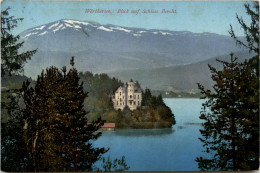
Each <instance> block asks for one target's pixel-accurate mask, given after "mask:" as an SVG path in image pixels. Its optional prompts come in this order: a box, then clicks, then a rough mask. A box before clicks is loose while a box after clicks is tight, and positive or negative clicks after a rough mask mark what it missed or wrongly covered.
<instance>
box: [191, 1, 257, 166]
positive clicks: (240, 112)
mask: <svg viewBox="0 0 260 173" xmlns="http://www.w3.org/2000/svg"><path fill="white" fill-rule="evenodd" d="M253 4H254V6H253V8H254V10H252V9H251V6H250V4H248V3H246V4H245V8H246V11H247V14H248V15H250V16H251V20H252V22H251V25H250V26H247V25H246V24H245V22H244V21H243V19H242V18H239V17H238V15H237V19H238V22H239V23H240V24H241V26H242V29H243V30H244V32H245V34H246V43H244V42H242V41H241V40H238V38H237V37H236V35H235V33H234V31H233V28H232V26H231V30H230V32H229V33H230V35H231V37H233V38H234V39H235V40H236V42H237V44H238V45H240V46H243V47H246V48H248V49H249V51H250V52H251V51H253V52H255V53H256V54H257V55H256V56H254V57H253V58H251V59H249V60H248V61H247V60H245V61H244V62H242V63H237V62H236V59H237V58H233V54H232V53H231V62H225V61H219V60H217V61H219V62H220V63H222V64H223V70H220V71H217V70H216V69H215V68H214V67H212V66H210V65H209V67H210V70H211V72H212V79H213V81H215V85H214V86H213V89H214V91H213V92H211V91H210V90H205V89H204V87H203V86H202V85H200V84H199V89H200V90H201V93H202V94H204V96H205V97H204V98H206V99H207V101H206V102H205V103H204V104H203V110H202V111H201V116H200V118H201V119H203V120H205V123H204V124H203V127H204V129H203V130H201V134H202V136H203V137H202V138H200V140H201V141H202V142H203V143H204V147H206V150H205V152H207V153H211V155H212V157H211V158H202V157H200V158H197V159H196V161H197V162H198V163H199V168H200V169H202V170H256V169H258V167H259V160H258V159H259V69H258V68H259V4H258V3H257V2H253ZM207 109H210V111H211V112H209V110H207Z"/></svg>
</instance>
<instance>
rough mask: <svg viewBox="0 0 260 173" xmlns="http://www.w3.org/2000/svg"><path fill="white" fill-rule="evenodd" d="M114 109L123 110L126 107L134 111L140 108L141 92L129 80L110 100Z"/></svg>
mask: <svg viewBox="0 0 260 173" xmlns="http://www.w3.org/2000/svg"><path fill="white" fill-rule="evenodd" d="M112 101H113V104H114V109H115V110H119V109H120V110H123V109H124V108H125V107H126V106H128V107H129V108H130V110H132V111H133V110H136V109H137V107H140V106H141V102H142V90H141V88H139V87H138V86H136V84H135V83H134V82H133V81H132V80H131V81H130V82H127V83H126V85H125V86H124V87H122V86H120V87H119V88H118V89H117V90H116V92H115V95H114V96H113V98H112Z"/></svg>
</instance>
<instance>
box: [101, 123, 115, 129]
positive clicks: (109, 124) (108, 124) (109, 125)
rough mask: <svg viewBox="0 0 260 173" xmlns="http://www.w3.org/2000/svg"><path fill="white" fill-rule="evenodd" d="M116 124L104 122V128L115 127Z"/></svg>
mask: <svg viewBox="0 0 260 173" xmlns="http://www.w3.org/2000/svg"><path fill="white" fill-rule="evenodd" d="M115 127H116V124H115V123H104V125H103V126H102V128H115Z"/></svg>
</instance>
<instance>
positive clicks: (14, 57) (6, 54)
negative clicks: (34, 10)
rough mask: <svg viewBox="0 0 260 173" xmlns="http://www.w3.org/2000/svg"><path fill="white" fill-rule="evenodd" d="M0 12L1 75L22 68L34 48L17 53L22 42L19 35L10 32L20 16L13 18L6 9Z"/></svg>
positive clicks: (33, 52)
mask: <svg viewBox="0 0 260 173" xmlns="http://www.w3.org/2000/svg"><path fill="white" fill-rule="evenodd" d="M9 9H10V7H9V8H7V9H6V10H4V11H2V12H1V60H2V61H1V76H2V77H3V76H4V75H5V74H9V75H11V74H12V73H16V72H20V71H22V70H23V65H24V63H25V62H27V60H29V59H31V57H32V56H33V54H35V53H36V50H32V51H26V52H23V53H19V52H18V50H19V48H21V47H22V46H23V43H24V42H18V41H19V38H20V37H19V35H17V36H14V35H12V34H11V31H12V29H14V28H15V27H17V23H18V22H19V21H22V20H23V19H22V18H14V16H9V12H8V10H9Z"/></svg>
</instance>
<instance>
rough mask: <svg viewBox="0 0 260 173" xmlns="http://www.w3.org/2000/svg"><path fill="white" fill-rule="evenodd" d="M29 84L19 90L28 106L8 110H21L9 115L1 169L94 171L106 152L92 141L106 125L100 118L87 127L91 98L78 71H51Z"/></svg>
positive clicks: (52, 69) (48, 70)
mask: <svg viewBox="0 0 260 173" xmlns="http://www.w3.org/2000/svg"><path fill="white" fill-rule="evenodd" d="M29 84H30V83H29V82H26V83H24V84H23V87H22V89H21V90H20V92H19V93H22V94H21V97H22V99H23V102H24V108H23V109H22V110H19V109H17V108H15V109H8V110H19V111H18V112H17V113H16V112H11V113H12V115H13V116H14V118H13V119H12V120H11V121H9V122H8V123H6V124H5V126H4V127H2V129H4V132H5V133H4V135H3V140H2V155H3V156H5V157H2V170H4V171H91V170H92V169H93V164H94V163H95V162H96V161H97V160H99V159H100V158H101V156H102V154H104V153H105V152H107V149H104V148H95V147H93V146H92V142H91V141H93V140H96V139H97V138H98V137H99V136H100V135H101V133H100V132H97V130H98V129H99V128H100V127H101V126H102V125H103V123H104V122H103V121H102V120H101V119H100V118H99V119H97V120H96V121H93V122H92V123H88V120H87V118H86V111H85V110H84V109H83V103H84V99H85V97H86V96H87V94H86V93H85V92H84V91H83V83H81V84H79V76H78V72H77V70H76V69H75V68H72V69H70V70H69V71H68V72H67V71H66V68H65V67H64V68H63V69H62V71H61V70H59V69H57V68H56V67H51V68H49V69H46V72H42V74H41V75H40V76H38V79H37V81H36V83H35V86H34V87H30V86H29ZM11 103H15V102H14V101H12V102H11ZM16 103H18V102H16ZM18 108H19V106H18ZM9 124H10V126H9V128H8V127H7V125H9ZM14 129H16V130H14ZM10 130H12V131H10ZM13 130H14V131H15V132H16V131H17V132H19V133H17V134H16V133H14V134H13V133H12V132H13ZM10 141H12V143H10ZM16 147H17V148H16ZM13 148H16V149H15V150H13ZM10 153H11V154H13V155H10ZM15 155H19V157H16V158H15V157H14V156H15ZM12 156H13V157H12ZM13 159H15V162H14V160H13ZM10 163H12V164H16V166H11V165H10Z"/></svg>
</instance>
